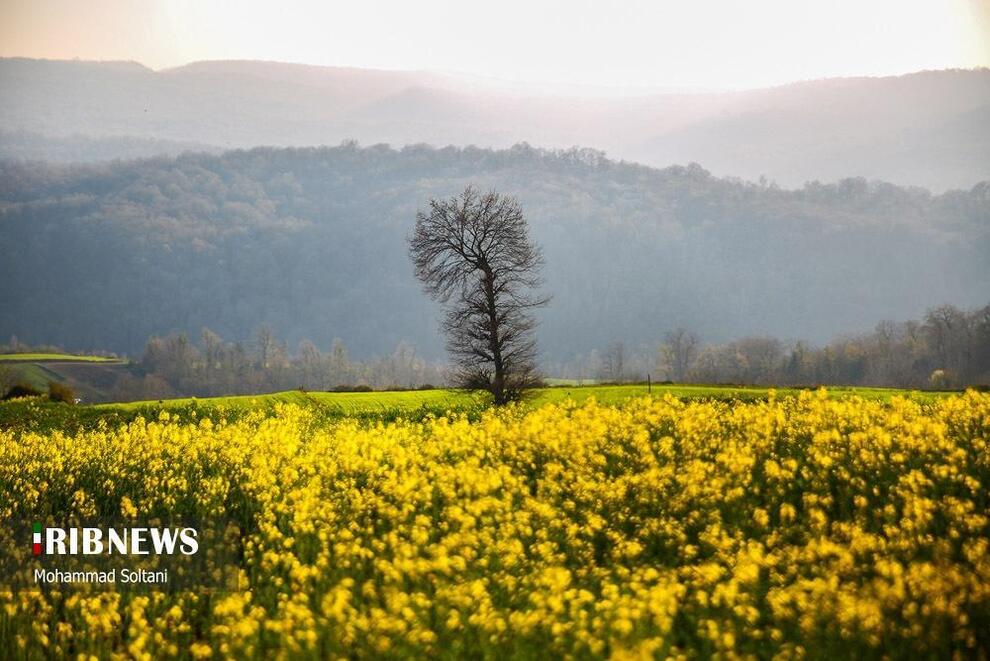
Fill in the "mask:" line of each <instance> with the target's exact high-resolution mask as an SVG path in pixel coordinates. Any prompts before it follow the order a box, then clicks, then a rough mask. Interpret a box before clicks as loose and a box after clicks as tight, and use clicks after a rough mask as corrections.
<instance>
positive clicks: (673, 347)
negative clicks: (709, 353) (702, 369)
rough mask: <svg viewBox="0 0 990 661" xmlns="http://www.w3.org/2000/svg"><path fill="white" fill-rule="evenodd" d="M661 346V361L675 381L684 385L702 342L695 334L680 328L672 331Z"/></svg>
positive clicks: (665, 336)
mask: <svg viewBox="0 0 990 661" xmlns="http://www.w3.org/2000/svg"><path fill="white" fill-rule="evenodd" d="M663 340H664V341H663V344H662V345H661V346H660V361H661V364H662V365H663V366H665V367H666V368H667V369H668V370H669V371H670V372H671V374H672V376H673V377H674V381H677V382H678V383H684V380H685V379H686V378H687V373H688V370H690V369H691V365H692V364H693V363H694V358H695V356H696V355H697V353H698V345H699V344H700V341H699V340H698V336H697V335H695V334H694V333H692V332H690V331H688V330H685V329H683V328H678V329H676V330H672V331H670V332H669V333H667V334H666V335H664V338H663Z"/></svg>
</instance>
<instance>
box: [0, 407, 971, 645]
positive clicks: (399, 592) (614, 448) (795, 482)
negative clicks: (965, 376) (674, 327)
mask: <svg viewBox="0 0 990 661" xmlns="http://www.w3.org/2000/svg"><path fill="white" fill-rule="evenodd" d="M988 443H990V395H987V394H978V393H975V392H970V393H967V394H965V395H960V396H955V397H951V398H947V399H944V400H942V401H939V402H937V403H932V404H924V405H922V404H918V403H915V402H911V401H908V400H905V399H899V398H895V399H894V400H893V401H892V402H890V403H888V404H884V403H879V402H872V401H867V400H863V399H858V398H852V399H844V400H830V399H828V398H827V396H826V394H825V393H824V391H820V392H818V393H804V394H802V395H800V396H799V397H791V398H784V399H776V398H774V397H773V396H771V398H770V401H768V402H762V403H745V404H744V403H738V404H725V403H706V402H682V401H679V400H675V399H673V398H669V397H668V398H666V399H663V400H658V399H649V398H643V399H637V400H631V401H630V402H628V403H626V404H624V405H622V406H618V407H615V406H601V405H598V404H596V403H595V402H594V401H588V402H585V403H583V404H581V405H575V404H573V403H565V404H562V405H548V406H544V407H542V408H539V409H536V410H526V409H523V408H509V409H506V410H502V411H492V412H488V413H486V414H484V416H483V418H482V419H481V420H480V421H476V422H471V421H468V420H466V419H462V418H458V417H451V418H439V419H430V420H427V421H425V422H417V423H406V422H401V421H400V422H398V423H394V424H388V425H384V424H377V425H368V424H366V423H359V422H357V421H343V422H341V423H337V424H333V425H332V426H327V425H326V424H324V423H320V424H317V423H315V422H314V420H313V419H311V418H310V415H309V413H307V411H306V410H304V409H301V408H297V407H294V406H284V407H281V408H279V409H278V410H277V412H276V413H275V415H267V416H266V415H265V414H262V413H258V414H254V415H250V416H248V417H247V418H245V419H242V420H239V421H237V422H233V423H229V424H215V423H212V422H210V421H209V420H203V421H202V422H201V423H200V424H180V423H178V422H176V421H174V420H170V419H169V417H168V414H167V413H163V414H162V415H161V417H160V418H159V419H158V420H151V421H144V420H138V421H137V422H135V423H132V424H130V425H127V426H124V427H121V428H117V429H107V428H100V429H96V430H90V431H83V432H79V433H78V434H77V435H72V436H67V435H63V434H60V433H55V434H51V435H39V434H33V433H26V432H23V433H22V432H0V515H2V518H3V519H5V520H13V519H24V518H30V517H32V516H36V515H38V516H42V517H44V516H52V515H61V514H64V513H65V512H72V513H74V514H78V515H80V516H92V515H105V516H116V517H124V518H130V519H132V520H134V521H136V522H141V521H145V520H146V519H147V518H148V517H152V516H160V517H168V516H170V515H176V514H179V515H183V516H187V517H191V518H202V519H204V520H205V519H208V518H211V517H218V516H225V517H230V518H231V519H233V520H235V521H238V522H241V524H242V525H243V527H244V539H243V549H242V553H243V557H242V559H241V560H239V562H238V564H239V568H238V571H239V576H240V587H239V589H235V590H230V591H219V592H212V593H209V592H204V591H201V590H185V591H180V592H178V593H176V594H164V593H154V592H152V593H149V594H139V593H135V594H125V595H121V594H119V593H116V592H112V591H111V592H107V591H92V592H86V591H71V592H62V593H59V592H57V591H55V592H47V593H46V592H39V591H29V590H9V589H8V590H2V591H0V649H3V650H5V652H4V656H5V657H6V658H16V657H19V656H20V657H28V658H30V657H44V656H58V657H71V658H76V657H82V658H88V657H89V656H90V655H95V656H97V657H100V658H104V657H110V656H118V657H120V658H159V657H169V656H179V657H195V658H206V657H210V656H213V657H237V658H273V657H286V658H300V657H301V658H308V657H354V656H356V657H362V658H381V657H382V656H389V657H418V658H422V657H442V658H491V659H502V658H536V657H541V658H556V657H577V658H588V657H616V658H663V657H681V658H707V657H710V656H713V655H719V656H722V657H725V658H733V657H758V658H769V657H775V656H776V657H778V658H802V657H806V658H849V657H853V656H859V657H863V656H866V657H878V656H882V655H890V656H892V657H903V656H909V655H921V656H938V657H948V658H952V657H953V656H954V657H956V658H987V654H988V652H990V552H988V551H990V548H988V541H990V521H988V505H990V496H988V492H990V452H988Z"/></svg>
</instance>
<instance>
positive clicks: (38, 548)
mask: <svg viewBox="0 0 990 661" xmlns="http://www.w3.org/2000/svg"><path fill="white" fill-rule="evenodd" d="M34 554H35V555H41V544H35V545H34Z"/></svg>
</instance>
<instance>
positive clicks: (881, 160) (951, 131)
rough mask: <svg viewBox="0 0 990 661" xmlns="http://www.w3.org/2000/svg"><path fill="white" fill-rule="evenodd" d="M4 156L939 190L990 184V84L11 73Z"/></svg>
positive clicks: (237, 67)
mask: <svg viewBox="0 0 990 661" xmlns="http://www.w3.org/2000/svg"><path fill="white" fill-rule="evenodd" d="M0 89H3V90H4V93H3V95H2V96H0V126H2V127H3V132H2V133H0V156H6V157H14V158H19V159H31V158H41V159H48V160H96V159H105V158H112V157H133V156H138V155H150V154H155V153H172V154H174V153H178V152H180V151H183V150H185V149H188V148H189V147H190V146H193V148H199V149H207V150H219V149H225V148H248V147H254V146H257V145H276V146H282V145H297V146H311V145H335V144H338V143H340V142H341V141H343V140H349V139H355V140H358V141H359V142H361V143H362V144H377V143H389V144H392V145H394V146H402V145H408V144H415V143H427V144H431V145H436V146H444V145H458V146H466V145H477V146H481V147H508V146H510V145H513V144H515V143H518V142H521V141H527V142H529V143H531V144H533V145H536V146H541V147H560V148H567V147H571V146H573V145H582V146H589V147H594V148H596V149H602V150H605V151H606V152H607V153H608V154H609V156H610V157H612V158H617V159H626V160H632V161H637V162H641V163H645V164H650V165H655V166H661V167H663V166H668V165H672V164H686V163H689V162H698V163H701V164H702V165H703V166H704V167H705V168H706V169H708V170H710V171H711V172H713V173H714V174H716V175H720V176H738V177H742V178H744V179H748V180H757V179H758V178H759V177H761V176H766V177H767V178H768V179H770V180H772V181H776V182H778V183H779V184H781V185H784V186H791V187H793V186H800V185H802V184H803V183H805V182H806V181H812V180H821V181H826V182H827V181H835V180H837V179H840V178H843V177H850V176H862V177H865V178H867V179H881V180H885V181H891V182H894V183H897V184H902V185H915V186H922V187H925V188H928V189H930V190H933V191H942V190H946V189H950V188H964V189H966V188H970V187H971V186H973V185H974V184H976V183H977V182H979V181H982V180H986V179H990V70H987V69H981V70H957V71H930V72H921V73H916V74H910V75H906V76H899V77H888V78H849V79H831V80H821V81H813V82H804V83H795V84H791V85H785V86H782V87H776V88H771V89H761V90H751V91H743V92H704V93H684V94H674V93H644V94H641V95H637V96H631V95H628V94H627V95H616V94H611V95H609V94H597V93H593V91H587V92H585V91H582V90H562V91H554V90H546V91H544V92H543V93H541V92H540V91H537V90H534V88H533V87H532V86H518V87H515V86H512V85H494V84H491V83H486V82H484V81H478V80H475V79H469V78H466V77H459V76H452V75H444V74H435V73H426V72H401V71H376V70H362V69H348V68H333V67H316V66H308V65H296V64H281V63H271V62H255V61H230V62H198V63H193V64H190V65H187V66H183V67H178V68H175V69H168V70H163V71H157V72H156V71H153V70H151V69H148V68H146V67H143V66H141V65H139V64H136V63H126V62H125V63H121V62H111V63H93V62H75V61H44V60H28V59H21V58H13V59H3V60H0Z"/></svg>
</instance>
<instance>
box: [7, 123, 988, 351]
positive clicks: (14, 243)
mask: <svg viewBox="0 0 990 661" xmlns="http://www.w3.org/2000/svg"><path fill="white" fill-rule="evenodd" d="M469 183H471V184H474V185H476V186H478V187H480V188H482V189H487V188H494V189H497V190H499V191H501V192H504V193H509V194H513V195H515V196H517V197H518V199H519V201H520V203H521V204H522V207H523V209H524V210H525V212H526V214H527V217H528V219H529V222H530V224H531V226H532V231H533V235H534V237H535V239H536V240H537V241H538V242H539V243H540V244H542V246H543V248H544V251H545V254H546V259H547V269H546V291H547V292H548V293H550V294H552V295H553V301H552V303H551V305H550V306H549V307H548V308H547V309H546V310H545V311H542V312H541V315H540V320H541V327H540V336H539V340H540V346H541V352H542V355H543V356H544V357H545V360H546V361H547V363H548V364H560V363H562V362H565V361H568V360H570V359H572V358H573V357H574V356H577V355H581V354H587V353H588V352H590V351H592V350H595V349H600V348H601V347H603V346H607V345H609V344H610V343H614V342H623V343H625V344H626V345H628V346H633V347H634V346H640V345H649V344H651V343H655V342H656V341H657V340H658V338H660V337H662V336H663V334H664V333H666V332H669V331H671V330H673V329H675V328H677V327H684V328H690V329H692V330H693V331H694V332H697V333H698V334H700V335H701V336H702V337H703V338H705V340H706V341H709V342H724V341H728V340H732V339H734V338H740V337H746V336H754V335H769V336H774V337H780V338H782V339H783V340H784V341H791V340H795V339H803V340H806V341H810V342H813V343H819V344H820V343H823V342H825V341H827V340H829V339H831V338H833V337H835V336H836V335H838V334H840V333H858V332H863V331H867V330H868V329H869V328H871V327H873V326H874V325H875V323H876V321H877V320H878V319H908V318H917V317H919V316H921V315H922V314H923V313H924V311H925V310H926V309H927V308H928V307H930V306H932V305H935V304H939V303H943V302H945V303H951V304H955V305H958V306H961V307H963V308H971V307H976V306H980V305H984V304H986V302H987V293H988V292H990V260H987V258H986V256H987V254H990V183H982V184H979V185H977V186H975V187H973V188H972V189H970V190H967V191H952V192H948V193H944V194H941V195H932V194H930V193H928V192H927V191H924V190H921V189H913V188H901V187H897V186H893V185H890V184H884V183H874V182H867V181H864V180H861V179H848V180H843V181H840V182H837V183H833V184H822V183H817V182H815V183H809V184H807V185H805V186H804V187H802V188H800V189H796V190H784V189H780V188H777V187H776V186H774V185H771V184H753V183H745V182H742V181H738V180H730V179H721V178H717V177H714V176H712V175H711V174H709V173H708V172H707V171H705V170H704V169H703V168H701V167H700V166H698V165H690V166H687V167H679V166H678V167H671V168H666V169H653V168H649V167H645V166H640V165H634V164H629V163H621V162H615V161H611V160H608V159H606V158H605V157H604V156H603V155H602V154H601V153H599V152H595V151H591V150H577V149H575V150H570V151H563V152H561V151H546V150H539V149H534V148H531V147H528V146H526V145H518V146H516V147H514V148H512V149H508V150H486V149H478V148H465V149H457V148H446V149H433V148H429V147H425V146H419V147H407V148H403V149H401V150H395V149H391V148H389V147H387V146H384V145H379V146H374V147H368V148H359V147H358V146H357V145H355V144H353V143H348V144H344V145H342V146H340V147H336V148H306V149H271V148H259V149H253V150H250V151H233V152H227V153H225V154H222V155H205V154H184V155H181V156H178V157H175V158H172V157H160V158H152V159H146V160H139V161H131V162H111V163H104V164H89V165H52V164H41V163H10V162H8V163H4V164H2V165H0V227H2V231H0V300H2V301H3V302H4V304H3V306H2V307H0V334H2V336H9V335H10V334H16V335H17V336H18V337H20V338H22V339H23V340H24V341H27V342H29V343H32V344H38V343H50V344H59V345H63V346H65V347H67V348H70V349H82V350H95V349H98V350H110V351H115V352H118V353H123V354H129V355H131V356H137V355H140V353H141V352H142V350H143V348H144V345H145V342H146V340H147V338H148V337H149V336H152V335H165V334H169V333H186V334H188V335H190V336H196V335H198V334H199V333H200V331H201V330H202V329H203V328H211V329H213V330H214V331H215V332H217V333H218V334H219V335H221V336H222V337H224V338H228V339H229V340H231V341H243V340H247V339H248V338H250V337H251V336H252V334H253V333H254V332H256V330H257V329H258V328H260V327H262V326H268V327H270V328H271V329H272V330H273V332H275V333H276V334H277V335H278V336H279V337H281V338H283V339H284V340H285V341H286V342H287V343H288V345H289V346H293V347H294V346H296V345H297V344H298V343H299V342H300V341H301V340H302V339H304V338H308V339H310V340H311V341H312V342H313V343H314V344H315V346H317V347H320V348H321V349H322V350H324V351H325V350H328V349H329V347H330V343H331V341H332V340H333V338H335V337H337V338H341V339H342V340H343V341H344V342H345V343H346V345H347V346H348V347H349V348H350V350H351V351H352V353H353V355H354V356H355V357H356V358H358V359H362V360H365V359H371V358H374V357H376V356H382V355H386V354H387V353H388V352H390V351H391V350H392V348H394V347H396V346H397V345H398V344H399V343H400V342H402V341H406V342H408V343H409V344H411V345H412V346H415V347H416V349H417V351H418V352H419V355H421V356H423V357H424V358H425V359H428V360H439V359H441V357H442V343H441V341H440V339H439V338H438V337H437V330H436V329H437V318H438V316H439V311H438V310H437V308H436V307H435V306H434V305H432V304H431V303H430V302H429V300H428V298H427V297H426V296H425V295H424V294H422V292H421V291H420V289H419V287H418V285H417V283H416V281H415V279H414V277H413V274H412V268H411V265H410V262H409V259H408V256H407V254H406V238H407V237H408V235H409V232H410V231H411V227H412V222H413V219H414V216H415V213H416V210H417V209H418V208H420V207H422V205H424V204H425V203H426V200H428V199H429V198H430V197H431V196H446V195H450V194H452V193H453V192H456V191H458V190H461V189H462V188H463V187H464V186H465V185H467V184H469Z"/></svg>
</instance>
